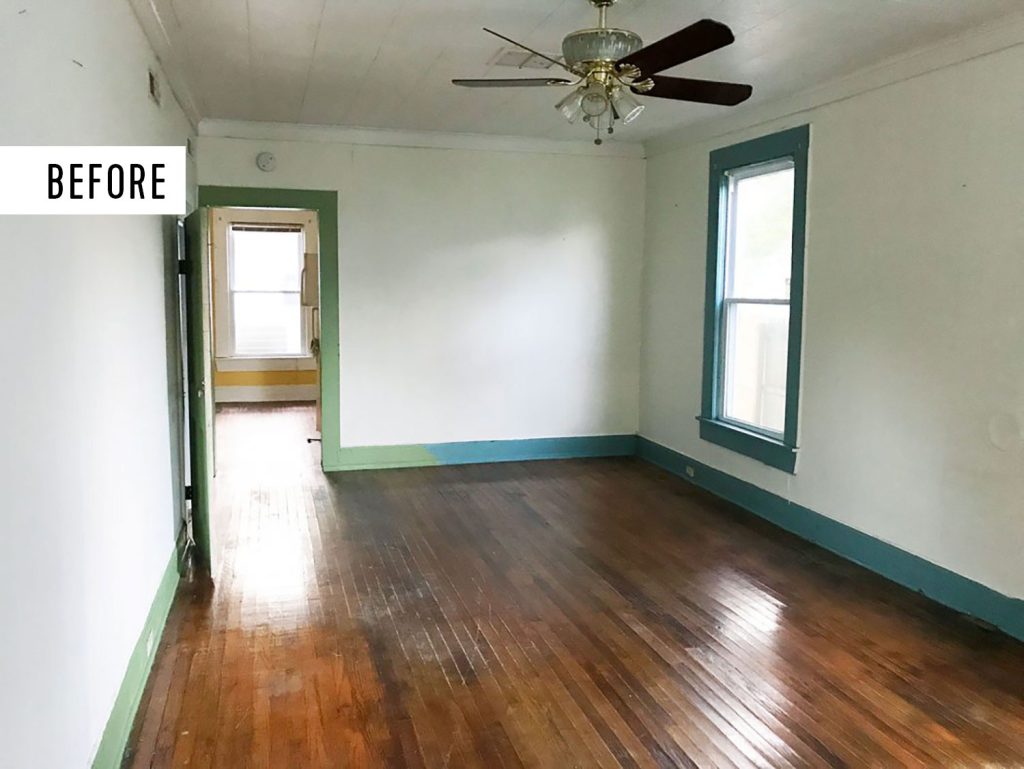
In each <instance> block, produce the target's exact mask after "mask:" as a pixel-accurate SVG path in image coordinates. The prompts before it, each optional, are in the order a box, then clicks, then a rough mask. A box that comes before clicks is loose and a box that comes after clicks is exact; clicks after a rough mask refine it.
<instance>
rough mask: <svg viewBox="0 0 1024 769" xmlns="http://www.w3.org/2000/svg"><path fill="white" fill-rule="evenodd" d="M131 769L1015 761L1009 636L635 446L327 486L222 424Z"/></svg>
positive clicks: (264, 434)
mask: <svg viewBox="0 0 1024 769" xmlns="http://www.w3.org/2000/svg"><path fill="white" fill-rule="evenodd" d="M217 428H218V434H217V435H218V444H217V450H218V474H217V480H216V520H215V531H216V532H217V536H218V544H219V548H220V552H221V555H222V557H221V559H220V564H221V566H220V570H219V572H218V574H217V575H215V576H216V578H215V584H214V585H213V586H212V587H211V586H210V585H209V584H198V585H192V586H187V585H186V586H183V587H182V588H181V589H180V590H179V594H178V596H177V598H176V601H175V605H174V607H173V608H172V611H171V615H170V618H169V620H168V624H167V630H166V632H165V635H164V638H163V640H162V641H161V645H160V648H159V651H158V654H157V661H156V665H155V668H154V672H153V674H152V676H151V677H150V681H149V684H148V687H147V691H146V693H145V695H144V697H143V700H142V703H141V705H140V708H139V715H138V718H137V720H136V725H135V729H134V731H133V738H132V743H131V746H130V750H129V752H128V753H127V755H126V759H125V763H124V765H125V766H126V767H131V768H132V769H143V768H144V767H145V768H151V769H164V768H166V767H186V766H187V767H190V768H194V767H207V768H208V769H241V768H248V767H252V768H253V769H292V768H293V767H303V769H306V768H309V769H328V768H330V769H342V768H343V767H344V768H345V769H404V768H408V769H501V768H502V767H504V768H505V769H573V768H575V767H578V768H579V769H594V768H597V769H616V768H617V767H635V768H636V769H675V768H676V767H700V768H701V769H703V768H704V767H764V768H766V769H777V768H781V767H840V766H849V767H860V766H883V767H889V766H900V767H903V766H964V767H969V766H1001V767H1002V766H1007V767H1009V766H1020V765H1024V645H1022V644H1020V643H1018V642H1016V641H1014V640H1012V639H1010V638H1007V637H1006V636H1003V635H1001V634H999V633H995V632H992V631H989V630H986V629H983V628H981V627H978V626H976V625H974V624H972V623H970V622H968V621H967V620H965V619H964V618H962V617H959V616H958V615H956V614H955V613H953V612H951V611H948V610H946V609H944V608H942V607H939V606H937V605H935V604H933V603H931V602H929V601H927V600H926V599H924V598H923V597H921V596H919V595H916V594H913V593H911V592H909V591H906V590H903V589H902V588H900V587H898V586H896V585H893V584H892V583H890V582H887V581H886V580H884V579H882V578H880V577H878V576H876V575H874V574H871V573H869V572H867V571H864V570H863V569H860V568H858V567H856V566H854V565H852V564H850V563H848V562H845V561H842V560H841V559H839V558H837V557H835V556H833V555H831V554H829V553H827V552H825V551H823V550H820V549H819V548H816V547H814V546H813V545H810V544H808V543H806V542H803V541H801V540H799V539H797V538H796V537H793V536H790V535H788V534H786V533H784V532H781V531H779V530H778V529H775V528H774V527H772V526H770V525H768V524H767V523H765V522H763V521H761V520H759V519H756V518H754V517H752V516H750V515H748V514H746V513H744V512H742V511H739V510H737V509H736V508H734V507H732V506H730V505H728V504H725V503H723V502H721V501H720V500H716V499H713V498H711V497H710V496H708V495H706V494H704V493H702V492H700V491H698V490H696V489H694V488H693V487H691V486H689V485H688V484H685V483H684V482H682V481H680V480H679V479H677V478H674V477H671V476H669V475H668V474H666V473H664V472H662V471H660V470H657V469H655V468H652V467H650V466H647V465H644V464H642V463H640V462H637V461H634V460H629V459H614V460H586V461H565V462H538V463H512V464H503V465H479V466H469V467H439V468H422V469H409V470H394V471H367V472H357V473H348V474H333V475H327V476H325V475H324V474H323V473H322V472H320V470H319V469H318V467H317V460H316V453H317V447H316V446H315V445H312V446H311V445H309V444H307V443H306V437H307V436H308V435H309V434H311V433H312V430H313V421H312V411H311V409H309V408H308V407H306V406H301V405H287V404H286V405H276V406H245V407H242V406H238V407H226V408H222V410H221V411H220V413H219V414H218V417H217Z"/></svg>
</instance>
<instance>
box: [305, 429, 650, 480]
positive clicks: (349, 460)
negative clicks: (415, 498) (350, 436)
mask: <svg viewBox="0 0 1024 769" xmlns="http://www.w3.org/2000/svg"><path fill="white" fill-rule="evenodd" d="M634 454H636V436H635V435H597V436H581V437H572V438H531V439H526V440H509V441H465V442H460V443H425V444H420V445H408V446H363V447H342V448H341V449H339V450H337V451H335V452H334V456H333V457H331V458H330V459H327V458H326V456H325V461H324V470H325V471H327V472H344V471H348V470H383V469H389V468H397V467H432V466H436V465H470V464H487V463H491V462H526V461H530V460H536V459H583V458H590V457H631V456H633V455H634Z"/></svg>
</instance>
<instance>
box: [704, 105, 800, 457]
mask: <svg viewBox="0 0 1024 769" xmlns="http://www.w3.org/2000/svg"><path fill="white" fill-rule="evenodd" d="M810 143H811V127H810V126H809V125H803V126H799V127H797V128H791V129H789V130H787V131H780V132H778V133H774V134H771V135H769V136H762V137H759V138H757V139H752V140H750V141H746V142H742V143H740V144H734V145H733V146H731V147H723V148H722V149H718V150H715V151H714V152H712V153H711V158H710V170H709V177H708V244H707V270H706V278H705V295H704V376H703V383H702V393H701V413H700V417H699V419H700V437H701V438H702V439H703V440H706V441H709V442H711V443H715V444H718V445H719V446H723V447H725V448H727V449H729V450H730V451H735V452H737V453H740V454H745V455H746V456H748V457H751V458H753V459H756V460H758V461H759V462H764V463H765V464H767V465H770V466H772V467H775V468H778V469H779V470H784V471H785V472H787V473H793V472H795V470H796V458H797V437H798V419H799V414H800V364H801V354H802V353H801V348H802V344H803V314H804V313H803V304H804V256H805V252H806V246H807V188H808V170H809V161H810ZM786 158H791V159H792V160H793V164H794V184H793V242H792V252H793V263H792V273H791V278H790V298H789V350H788V360H787V362H786V419H785V428H784V433H783V436H782V439H781V440H779V439H778V438H774V437H772V436H768V435H763V434H761V433H759V432H757V431H754V430H746V429H743V428H742V427H740V426H738V425H735V424H732V423H731V422H729V421H728V420H725V419H722V417H721V411H722V408H721V403H720V400H721V398H720V395H719V390H720V384H721V380H722V321H723V315H724V312H723V308H724V296H725V247H726V237H727V232H726V230H727V228H728V222H727V221H726V217H725V216H723V215H722V212H723V210H725V208H726V205H727V202H728V188H729V176H728V174H729V172H730V171H734V170H736V169H739V168H745V167H748V166H756V165H761V164H764V163H771V162H772V161H776V160H782V159H786Z"/></svg>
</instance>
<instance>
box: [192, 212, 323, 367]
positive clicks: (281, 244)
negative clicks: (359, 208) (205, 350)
mask: <svg viewBox="0 0 1024 769" xmlns="http://www.w3.org/2000/svg"><path fill="white" fill-rule="evenodd" d="M210 221H211V224H210V226H211V239H212V245H213V325H214V342H215V344H214V349H215V352H216V356H217V359H218V361H219V362H218V364H217V365H218V370H220V371H228V370H230V371H243V370H244V371H257V370H284V369H281V368H280V367H278V368H274V366H276V365H277V364H268V365H271V368H268V369H258V368H254V366H257V365H258V364H260V362H261V361H275V360H277V361H280V362H281V365H286V364H287V365H289V366H291V365H295V366H297V365H300V361H299V360H298V359H302V361H304V362H309V361H311V360H312V359H311V357H310V355H311V354H310V340H311V339H312V338H313V337H314V336H315V332H314V328H315V322H316V315H315V310H314V309H313V308H314V307H315V305H316V300H315V297H316V294H317V293H318V291H317V289H316V288H315V287H314V285H313V283H314V279H315V277H316V274H317V272H318V266H317V264H316V252H317V251H318V249H319V238H318V230H317V219H316V214H315V213H313V212H311V211H299V210H294V209H265V208H215V209H213V210H212V211H211V213H210ZM310 297H313V299H310ZM233 359H235V360H237V362H236V363H232V362H231V361H232V360H233ZM288 359H293V361H295V363H294V364H288ZM304 362H303V363H302V365H306V363H304ZM289 370H291V369H289Z"/></svg>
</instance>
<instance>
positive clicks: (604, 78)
mask: <svg viewBox="0 0 1024 769" xmlns="http://www.w3.org/2000/svg"><path fill="white" fill-rule="evenodd" d="M615 2H616V0H590V4H591V5H593V6H594V7H595V8H597V11H598V14H599V17H598V24H597V27H596V28H594V29H582V30H580V31H578V32H573V33H572V34H570V35H569V36H567V37H566V38H565V40H563V41H562V58H563V59H564V61H559V60H558V59H555V58H552V57H551V56H548V55H546V54H543V53H540V52H539V51H535V50H534V49H532V48H530V47H528V46H525V45H523V44H522V43H519V42H517V41H515V40H513V39H511V38H509V37H505V36H504V35H501V34H498V33H497V32H495V31H494V30H491V29H487V28H486V27H485V28H484V32H487V33H489V34H491V35H494V36H495V37H498V38H501V39H502V40H504V41H506V42H508V43H512V45H515V46H517V47H519V48H522V49H523V50H524V51H529V52H530V53H532V54H533V55H534V56H537V57H540V58H541V59H544V60H546V61H549V62H551V63H552V64H554V65H557V66H559V67H561V68H562V69H564V70H565V71H566V72H568V73H569V74H570V75H572V76H573V78H575V79H574V80H567V79H566V78H562V77H543V78H505V79H486V80H466V79H459V80H453V81H452V82H453V83H454V84H455V85H461V86H464V87H466V88H518V87H545V86H566V85H568V86H572V87H573V91H572V93H570V94H569V95H568V96H566V97H565V98H564V99H562V100H561V101H560V102H558V104H556V105H555V108H556V109H557V110H558V111H559V112H561V113H562V115H564V116H565V118H566V119H567V120H568V121H569V122H570V123H575V122H576V121H577V120H579V119H580V118H582V119H583V121H584V122H585V123H588V124H589V125H590V126H591V127H593V128H595V129H596V131H597V139H596V140H595V143H596V144H601V131H602V129H605V130H607V132H608V133H609V134H611V133H613V132H614V130H615V122H616V121H617V120H618V121H621V122H622V123H623V124H629V123H632V122H633V121H634V120H636V119H637V117H639V116H640V113H641V112H643V110H644V105H643V104H641V103H640V101H639V100H638V99H637V98H636V96H635V94H643V95H646V96H654V97H657V98H661V99H675V100H677V101H692V102H700V103H702V104H721V105H723V106H729V107H733V106H736V105H737V104H741V103H742V102H744V101H746V100H747V99H749V98H750V96H751V94H752V93H753V92H754V89H753V88H752V87H751V86H749V85H741V84H739V83H722V82H717V81H713V80H693V79H690V78H683V77H666V76H664V75H659V74H658V73H659V72H663V71H664V70H666V69H670V68H671V67H675V66H676V65H677V64H682V63H684V62H687V61H692V60H693V59H696V58H698V57H700V56H704V55H705V54H708V53H711V52H712V51H717V50H718V49H719V48H725V47H726V46H727V45H731V44H732V43H733V42H734V41H735V39H736V38H735V37H733V34H732V30H730V29H729V27H727V26H726V25H725V24H722V23H721V22H718V21H712V20H710V19H704V20H702V21H698V22H697V23H696V24H691V25H690V26H689V27H686V28H685V29H681V30H679V31H678V32H675V33H673V34H671V35H669V36H668V37H666V38H663V39H662V40H659V41H658V42H656V43H652V44H651V45H648V46H646V47H645V46H644V44H643V40H641V39H640V36H639V35H637V34H636V33H635V32H630V31H629V30H625V29H616V28H614V27H609V26H608V8H609V7H610V6H612V5H614V4H615Z"/></svg>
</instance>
